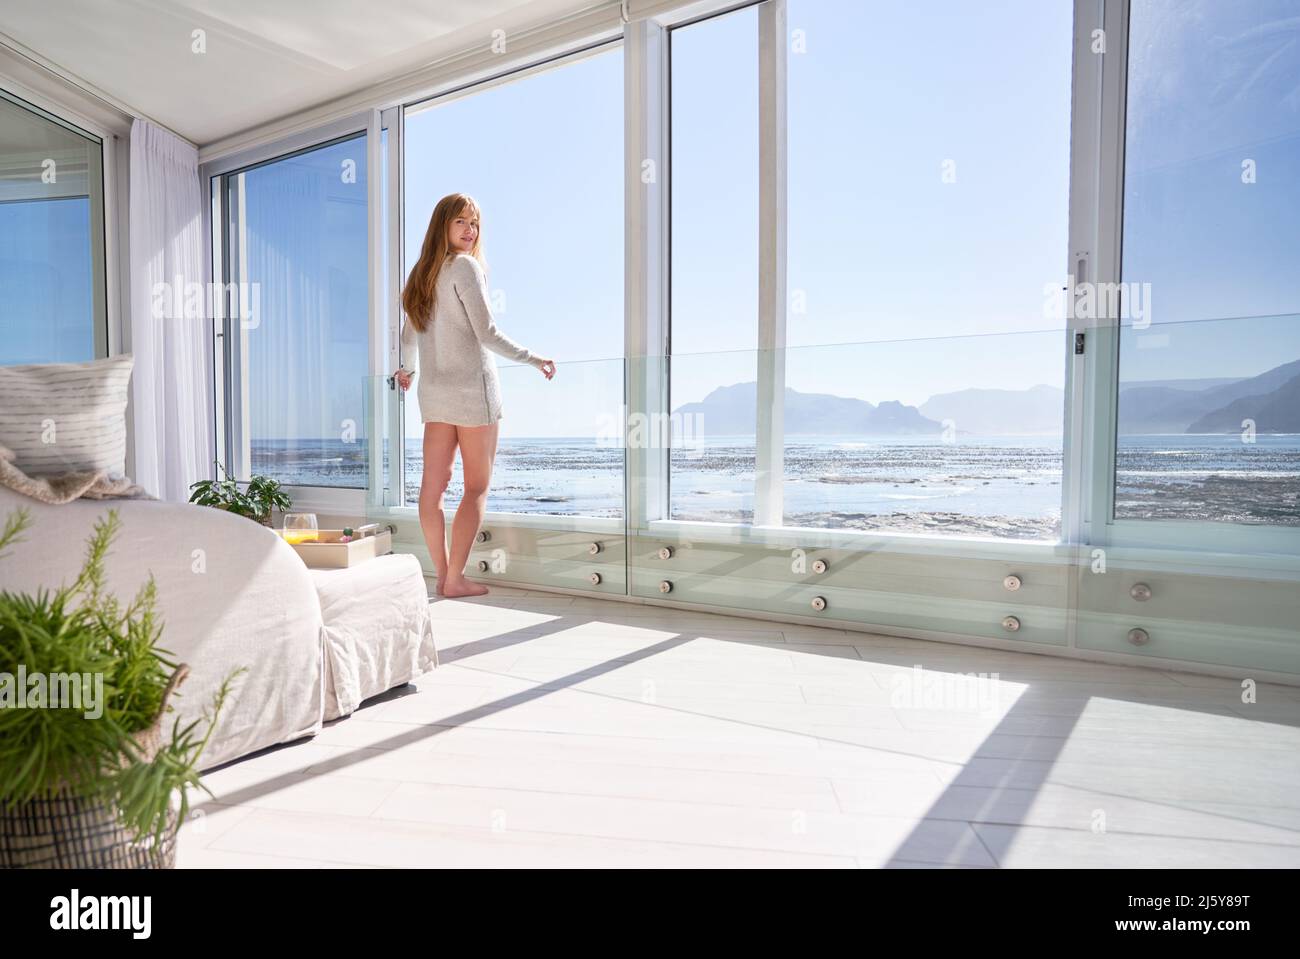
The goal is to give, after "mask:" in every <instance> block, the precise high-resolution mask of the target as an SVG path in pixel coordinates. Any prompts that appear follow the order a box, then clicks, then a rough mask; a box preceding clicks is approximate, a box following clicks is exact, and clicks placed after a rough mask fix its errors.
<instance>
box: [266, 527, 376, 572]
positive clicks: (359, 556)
mask: <svg viewBox="0 0 1300 959" xmlns="http://www.w3.org/2000/svg"><path fill="white" fill-rule="evenodd" d="M280 535H281V536H283V535H284V533H283V531H280ZM342 536H343V530H341V529H320V530H317V531H316V542H314V543H312V542H307V543H290V544H289V545H290V546H291V547H293V550H294V552H296V553H297V554H298V555H299V556H301V557H302V561H303V562H304V563H306V564H307V565H308V566H310V567H311V568H312V569H347V568H348V567H349V566H356V565H357V564H358V563H364V562H365V561H366V560H368V559H374V558H375V557H376V556H383V555H384V554H385V553H391V552H392V551H393V534H392V533H391V532H390V531H389V530H387V529H382V530H379V531H377V532H374V533H371V534H370V535H365V534H360V533H354V534H353V539H352V542H350V543H341V542H339V540H340V539H341V538H342Z"/></svg>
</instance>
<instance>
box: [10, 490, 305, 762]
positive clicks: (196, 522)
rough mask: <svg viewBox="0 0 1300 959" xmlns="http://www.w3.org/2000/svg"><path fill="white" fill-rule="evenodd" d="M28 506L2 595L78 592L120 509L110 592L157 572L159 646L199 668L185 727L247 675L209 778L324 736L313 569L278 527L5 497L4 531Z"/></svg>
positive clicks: (184, 691)
mask: <svg viewBox="0 0 1300 959" xmlns="http://www.w3.org/2000/svg"><path fill="white" fill-rule="evenodd" d="M20 506H22V507H26V508H27V509H28V510H30V512H31V515H32V520H33V524H32V526H31V528H30V529H28V531H27V532H26V533H25V534H24V541H23V542H22V543H18V544H16V545H13V546H11V547H10V548H9V549H8V550H7V551H6V552H5V553H4V555H3V556H0V589H5V590H9V591H24V592H30V591H34V590H36V589H37V588H39V587H56V586H58V585H60V584H62V583H65V582H71V581H72V580H73V579H75V577H76V574H77V571H78V570H79V569H80V567H81V563H82V560H83V559H84V557H85V544H86V540H87V537H88V536H89V535H90V533H91V528H92V526H93V524H94V522H95V520H96V518H98V517H100V516H102V515H105V514H106V513H107V512H108V511H109V510H110V509H116V510H117V511H118V514H119V516H120V517H121V520H122V525H121V530H120V531H119V533H118V536H117V538H116V540H115V541H114V543H113V546H112V549H111V552H110V555H109V559H108V562H107V585H108V588H109V589H110V590H111V591H113V592H114V593H115V594H116V595H117V596H118V597H119V598H120V599H122V600H123V601H129V600H130V598H131V597H133V596H134V595H135V593H136V590H138V589H139V588H140V586H141V585H142V584H143V583H144V582H145V581H146V580H147V578H148V575H149V573H151V572H152V573H153V576H154V580H155V582H156V583H157V588H158V606H157V609H158V614H159V618H160V619H161V621H162V624H163V631H162V639H161V641H160V645H161V646H162V647H163V648H164V649H166V650H168V651H169V652H170V653H171V654H172V658H173V659H174V660H176V661H177V662H185V663H188V664H189V665H190V669H191V672H190V678H189V680H188V681H187V682H186V683H185V684H184V685H183V686H182V687H181V690H180V695H179V696H178V697H177V699H176V713H175V714H173V718H174V717H175V716H179V718H180V720H181V722H182V724H184V723H185V722H188V721H189V720H190V719H193V718H197V717H198V716H200V715H202V714H203V712H204V711H205V710H206V709H208V708H209V707H210V705H211V702H212V696H213V694H214V693H215V692H216V690H217V687H218V686H219V685H220V683H221V681H222V679H223V678H224V677H225V676H226V675H227V674H229V673H230V671H231V670H233V669H235V668H237V667H239V666H247V667H248V668H249V671H248V672H247V673H245V674H244V675H242V676H241V677H239V679H238V680H237V681H236V684H235V687H234V692H233V694H232V696H231V697H230V699H229V700H227V702H226V706H225V709H224V710H223V712H222V714H221V721H220V722H219V724H218V727H217V730H216V731H215V732H214V733H213V736H212V740H211V741H210V742H209V743H208V747H207V749H206V750H205V752H204V754H203V756H202V757H201V760H200V766H201V767H202V768H205V769H206V768H209V767H212V766H215V765H218V764H219V763H222V762H226V761H227V760H230V759H233V758H235V757H237V756H242V755H244V754H246V753H249V752H253V751H254V750H257V749H261V748H263V747H265V746H270V745H273V744H275V743H281V742H288V741H290V740H294V739H299V738H301V737H303V736H308V735H312V734H314V733H316V732H318V731H319V730H320V728H321V723H322V719H323V715H324V707H325V689H324V684H323V676H324V672H325V670H324V661H323V659H322V656H323V650H324V647H323V644H322V636H323V624H322V619H321V605H320V602H319V601H318V599H317V595H316V588H315V585H314V584H313V581H312V577H311V575H310V573H309V572H308V570H307V568H306V567H305V566H304V565H303V564H302V561H301V560H300V559H299V558H298V556H297V554H296V553H294V551H293V549H292V548H290V547H289V546H288V545H287V544H286V543H285V542H284V541H283V540H282V539H281V538H280V537H279V536H277V535H276V534H275V533H274V532H272V531H271V530H270V529H267V528H266V527H263V526H259V525H258V524H257V523H254V522H253V521H252V520H249V519H245V518H244V517H242V516H235V515H233V514H231V513H227V512H224V511H223V510H217V509H212V508H210V507H205V506H191V505H189V504H181V503H166V502H159V501H156V500H103V501H94V500H85V499H82V500H76V501H74V502H72V503H68V504H66V505H63V506H47V505H44V504H42V503H39V502H37V501H35V500H32V499H30V498H28V497H25V496H21V495H19V494H18V493H15V492H13V491H11V490H8V489H4V488H0V523H2V522H3V520H4V517H5V516H7V515H8V514H9V512H10V511H11V510H13V509H15V508H17V507H20Z"/></svg>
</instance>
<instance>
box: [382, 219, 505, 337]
mask: <svg viewBox="0 0 1300 959" xmlns="http://www.w3.org/2000/svg"><path fill="white" fill-rule="evenodd" d="M466 210H469V211H471V212H473V213H474V214H475V215H477V216H478V218H479V230H478V233H477V234H476V235H475V237H474V249H473V250H471V251H470V255H471V256H473V257H474V259H476V260H478V261H479V263H480V264H482V265H483V267H484V269H486V268H487V264H486V263H484V260H483V214H482V211H481V210H480V209H479V205H478V204H477V203H475V202H474V198H473V197H472V196H470V195H469V194H468V193H448V194H447V195H446V196H445V197H443V198H442V199H441V200H439V201H438V205H437V206H435V207H434V208H433V215H432V216H431V217H429V228H428V229H427V230H426V231H425V233H424V243H423V244H422V245H421V247H420V258H419V259H418V260H417V261H416V263H415V266H414V268H412V270H411V275H410V276H408V277H407V278H406V286H405V287H403V289H402V310H403V311H404V312H405V313H406V319H407V322H409V323H410V324H411V325H412V326H414V327H415V328H416V330H418V331H419V332H421V333H423V332H424V328H425V325H426V324H427V323H428V322H429V320H430V319H431V318H432V317H433V308H434V306H435V305H437V300H438V290H437V284H438V274H439V273H441V272H442V268H443V266H444V265H445V264H446V262H447V258H448V256H450V255H451V253H452V252H454V251H453V250H452V249H451V245H450V244H449V243H448V242H447V227H448V225H449V224H450V223H451V221H452V220H454V219H455V218H456V217H458V216H460V215H461V214H462V213H464V212H465V211H466Z"/></svg>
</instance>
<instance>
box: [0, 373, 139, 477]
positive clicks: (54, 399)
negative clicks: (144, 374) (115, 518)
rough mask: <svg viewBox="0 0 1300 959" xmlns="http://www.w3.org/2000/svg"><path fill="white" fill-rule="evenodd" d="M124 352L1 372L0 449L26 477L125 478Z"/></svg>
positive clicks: (127, 378) (127, 376)
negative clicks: (85, 475)
mask: <svg viewBox="0 0 1300 959" xmlns="http://www.w3.org/2000/svg"><path fill="white" fill-rule="evenodd" d="M133 362H134V357H132V356H131V354H130V353H126V354H124V355H122V356H112V357H109V358H108V359H105V360H93V361H92V362H90V363H42V364H39V365H35V366H0V443H3V444H4V445H5V446H7V447H9V448H10V449H11V450H13V451H14V454H15V455H14V465H16V466H17V467H18V468H19V469H20V470H22V471H23V472H24V473H26V474H27V475H28V476H54V475H56V474H59V473H83V472H98V471H99V470H107V471H108V475H109V476H112V477H119V476H122V475H123V474H124V473H125V471H126V400H127V392H128V385H129V383H130V381H131V365H132V363H133Z"/></svg>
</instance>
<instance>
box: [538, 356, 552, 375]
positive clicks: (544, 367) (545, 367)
mask: <svg viewBox="0 0 1300 959" xmlns="http://www.w3.org/2000/svg"><path fill="white" fill-rule="evenodd" d="M537 368H538V369H539V370H541V371H542V373H543V374H545V376H546V378H547V379H548V380H549V379H550V378H551V377H553V376H554V375H555V360H547V359H542V358H541V357H538V363H537Z"/></svg>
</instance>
